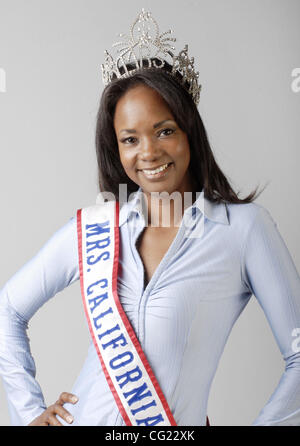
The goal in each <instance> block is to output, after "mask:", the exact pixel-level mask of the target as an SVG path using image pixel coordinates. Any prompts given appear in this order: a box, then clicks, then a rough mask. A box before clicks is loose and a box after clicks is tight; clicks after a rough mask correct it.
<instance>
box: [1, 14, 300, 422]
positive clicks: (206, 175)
mask: <svg viewBox="0 0 300 446" xmlns="http://www.w3.org/2000/svg"><path fill="white" fill-rule="evenodd" d="M141 22H142V24H143V25H145V23H146V24H147V27H146V28H145V27H143V26H142V25H141ZM136 25H137V27H138V29H137V34H135V33H134V32H133V28H134V27H135V26H136ZM151 26H152V28H154V36H153V35H152V34H151ZM134 27H133V28H131V31H132V32H131V39H129V42H127V43H126V45H125V47H124V48H123V49H124V51H125V52H126V51H129V54H133V50H134V49H135V48H136V47H137V46H138V45H140V47H141V48H140V49H145V46H146V47H147V45H149V46H150V44H151V45H152V46H153V45H154V46H158V49H159V50H165V51H164V54H167V53H168V52H167V51H166V48H165V47H166V46H167V48H168V49H169V47H170V45H169V44H166V42H168V40H171V39H169V38H168V37H165V36H166V35H167V34H168V32H167V33H163V34H161V35H159V33H158V26H157V23H156V22H155V20H154V19H153V18H152V15H151V13H146V12H145V11H144V10H143V11H142V13H141V14H139V16H138V18H137V19H136V21H135V23H134ZM145 29H146V31H145ZM141 34H142V35H141ZM151 36H152V37H151ZM162 36H164V39H162V40H160V39H161V38H162ZM134 39H136V41H134ZM124 54H125V53H124ZM156 54H157V52H156ZM169 54H170V53H169ZM172 56H173V66H171V65H170V64H168V63H167V61H165V64H164V65H162V59H159V58H156V57H153V58H151V59H147V60H146V61H145V62H147V63H146V64H145V65H143V64H141V65H140V66H139V68H137V67H136V64H132V62H130V63H127V64H126V65H125V66H122V67H119V68H118V65H117V64H115V63H113V60H112V58H111V57H110V55H108V54H107V59H106V64H105V69H104V79H105V80H106V81H107V85H106V87H105V89H104V91H103V93H102V96H101V101H100V106H99V111H98V115H97V126H96V138H95V142H96V153H97V162H98V171H99V189H100V191H101V192H102V191H103V192H111V193H112V194H113V195H114V197H115V198H116V200H117V201H116V200H108V203H101V204H100V205H99V204H97V205H94V206H90V207H88V208H84V209H79V210H78V211H77V213H76V216H73V217H72V218H71V219H70V220H69V221H68V222H67V223H66V224H65V225H64V226H63V227H62V228H60V230H59V231H57V232H56V233H55V234H54V235H53V236H52V237H51V239H50V240H49V241H48V242H47V243H46V244H45V245H44V246H43V247H42V248H41V250H40V251H39V252H38V254H37V255H36V256H35V257H34V258H32V259H31V260H30V261H29V262H28V263H27V264H25V265H24V266H23V267H22V268H21V269H20V270H19V271H18V272H17V273H16V274H15V275H14V276H13V277H12V278H11V279H10V280H9V281H8V282H7V283H6V284H5V286H4V287H3V289H2V290H1V293H0V336H1V339H0V371H1V374H2V376H3V381H4V384H5V386H6V389H7V396H8V400H9V407H10V410H11V414H12V423H13V424H15V425H20V424H21V425H24V424H25V425H28V424H29V425H31V426H48V425H51V426H52V425H57V426H61V425H68V424H71V425H72V426H83V425H87V426H91V425H93V426H125V425H127V426H131V425H133V426H140V425H146V426H150V425H151V426H152V425H158V426H159V427H161V426H170V425H178V426H205V425H207V424H209V423H208V419H207V407H208V397H209V392H210V388H211V384H212V381H213V378H214V376H215V373H216V370H217V367H218V364H219V361H220V358H221V355H222V352H223V351H224V348H225V345H226V342H227V339H228V337H229V334H230V332H231V330H232V327H233V326H234V324H235V322H236V320H237V319H238V317H239V315H240V314H241V313H242V311H243V310H244V308H245V307H246V305H247V303H248V302H249V300H250V298H251V296H252V295H254V296H255V297H256V299H257V300H258V302H259V304H260V306H261V308H262V309H263V311H264V313H265V315H266V318H267V320H268V322H269V324H270V327H271V329H272V332H273V333H274V336H275V339H276V342H277V344H278V346H279V348H280V351H281V353H282V357H283V359H284V361H285V365H286V367H285V370H284V373H283V375H282V379H281V380H280V382H279V384H278V386H277V388H276V389H275V390H274V393H273V394H272V396H271V398H270V399H269V400H268V402H267V403H266V405H265V406H264V407H263V409H262V410H261V412H260V413H259V414H258V416H257V417H256V419H255V420H254V421H253V423H252V425H300V393H299V388H300V352H299V351H298V350H297V351H295V349H294V348H293V344H292V341H293V338H292V337H291V334H292V333H295V330H296V329H297V327H300V279H299V274H298V271H297V270H296V267H295V264H294V263H293V260H292V257H291V255H290V253H289V251H288V249H287V247H286V245H285V243H284V240H283V238H282V237H281V235H280V233H279V231H278V229H277V227H276V223H275V222H274V220H273V219H272V217H271V215H270V213H269V212H268V211H267V210H266V209H265V208H264V207H263V206H261V205H259V204H256V203H254V199H255V197H256V196H257V195H256V191H253V192H252V193H250V194H249V195H248V196H247V197H245V198H243V199H241V198H239V197H238V194H237V193H236V192H235V191H234V190H233V189H232V187H231V186H230V184H229V182H228V180H227V179H226V177H225V175H224V173H223V172H222V170H221V169H220V167H219V166H218V164H217V163H216V161H215V158H214V156H213V153H212V149H211V147H210V144H209V141H208V138H207V134H206V131H205V128H204V125H203V122H202V119H201V117H200V114H199V112H198V110H197V102H198V99H199V91H200V87H199V86H198V84H197V82H196V81H195V79H196V78H197V76H196V73H195V71H194V68H192V69H191V68H190V65H193V64H192V62H193V61H192V60H191V59H189V58H188V56H187V48H185V49H184V50H183V51H181V52H180V53H179V55H178V56H174V55H172ZM143 60H144V59H142V60H141V61H140V62H143ZM187 60H188V63H187ZM178 61H179V62H180V63H179V66H181V68H182V66H183V67H184V69H183V70H177V69H176V70H173V69H174V68H176V67H177V64H178ZM150 62H151V65H150ZM147 64H148V67H147ZM187 67H188V68H189V69H187ZM118 70H120V71H118ZM121 184H125V185H126V186H127V194H128V196H127V198H128V197H129V195H130V194H132V193H133V192H138V193H136V194H134V193H133V197H134V198H133V199H131V200H128V201H127V202H125V203H124V204H123V205H122V206H120V209H119V203H118V201H119V186H120V185H121ZM200 191H201V194H200V195H199V196H198V193H199V192H200ZM139 192H142V194H141V195H142V198H143V197H144V198H145V199H146V203H147V204H148V210H149V211H150V212H148V215H147V216H146V218H145V215H144V213H143V212H142V211H141V208H140V207H139V205H140V194H139ZM162 192H164V193H167V194H166V195H167V196H170V195H172V194H174V193H178V194H179V196H180V197H182V195H185V194H187V193H189V194H191V195H192V196H193V200H192V204H191V206H189V207H188V208H186V209H185V210H184V217H192V216H193V226H191V228H190V231H189V233H188V235H187V232H186V230H185V229H186V228H185V224H184V223H185V221H184V220H185V219H182V220H181V221H180V224H179V226H176V224H175V223H176V222H175V216H174V214H175V212H174V202H173V201H172V203H171V207H170V210H171V224H170V225H169V226H168V227H163V226H164V225H162V217H161V213H162V212H161V211H163V210H164V209H165V208H166V202H165V201H164V200H162V201H160V198H157V200H159V206H158V208H156V209H153V206H152V204H153V203H152V195H153V194H155V193H158V194H160V193H162ZM100 195H101V194H100ZM150 198H151V200H150ZM153 218H154V219H155V223H157V222H158V225H153V224H152V223H153ZM149 223H150V224H149ZM199 227H201V228H204V229H203V231H202V232H201V235H200V237H199V236H198V237H197V236H196V237H194V236H193V235H195V234H196V235H197V229H198V228H199ZM76 280H80V285H81V292H82V296H83V301H84V311H85V314H86V316H87V319H88V326H89V329H90V332H91V345H90V348H89V352H88V355H87V359H86V361H85V363H84V365H83V367H82V370H81V372H80V374H79V376H78V379H77V380H76V382H75V383H74V386H73V389H72V393H68V392H62V393H61V395H60V397H59V398H58V400H57V401H56V403H55V404H52V405H50V406H49V407H46V405H45V402H44V398H43V394H42V391H41V389H40V386H39V384H38V382H37V381H36V379H35V363H34V360H33V358H32V356H31V352H30V346H29V341H28V338H27V335H26V329H27V324H28V321H29V320H30V318H31V317H32V316H33V315H34V313H35V312H36V311H37V310H38V308H40V307H41V306H42V305H43V304H44V303H45V302H47V301H48V300H49V299H50V298H51V297H53V296H54V294H56V293H57V292H59V291H61V290H62V289H64V288H65V287H67V286H69V285H71V284H72V283H74V282H75V281H76ZM99 359H100V361H99ZM237 361H238V357H237ZM232 366H233V367H234V366H235V364H233V365H232ZM254 390H256V389H254ZM253 393H255V392H253ZM227 410H230V408H228V409H227ZM241 410H242V408H241ZM212 424H213V423H212Z"/></svg>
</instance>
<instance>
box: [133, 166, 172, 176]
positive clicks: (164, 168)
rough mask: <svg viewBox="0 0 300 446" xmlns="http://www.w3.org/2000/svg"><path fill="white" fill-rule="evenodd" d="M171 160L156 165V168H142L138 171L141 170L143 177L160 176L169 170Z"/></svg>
mask: <svg viewBox="0 0 300 446" xmlns="http://www.w3.org/2000/svg"><path fill="white" fill-rule="evenodd" d="M172 164H173V162H171V163H166V164H163V165H162V166H160V167H158V168H157V169H153V170H149V169H142V170H140V172H142V173H143V174H144V175H145V177H147V178H150V179H155V178H161V177H164V176H165V175H166V174H167V172H168V171H169V170H170V167H171V166H172Z"/></svg>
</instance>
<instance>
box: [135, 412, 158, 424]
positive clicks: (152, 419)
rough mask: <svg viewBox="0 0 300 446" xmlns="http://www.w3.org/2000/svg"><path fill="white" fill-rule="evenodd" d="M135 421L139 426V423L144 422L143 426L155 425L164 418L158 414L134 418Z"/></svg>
mask: <svg viewBox="0 0 300 446" xmlns="http://www.w3.org/2000/svg"><path fill="white" fill-rule="evenodd" d="M135 421H136V422H137V424H138V426H140V425H141V424H144V425H145V426H155V425H156V424H158V423H160V422H161V421H164V419H163V416H162V415H161V414H159V415H157V416H156V417H148V418H144V419H142V420H135Z"/></svg>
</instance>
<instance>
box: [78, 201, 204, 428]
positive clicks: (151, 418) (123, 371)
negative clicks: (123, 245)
mask: <svg viewBox="0 0 300 446" xmlns="http://www.w3.org/2000/svg"><path fill="white" fill-rule="evenodd" d="M77 235H78V254H79V271H80V286H81V294H82V299H83V306H84V311H85V314H86V317H87V321H88V326H89V330H90V333H91V336H92V340H93V343H94V345H95V348H96V351H97V354H98V357H99V359H100V362H101V366H102V369H103V371H104V374H105V377H106V380H107V382H108V385H109V387H110V390H111V392H112V394H113V396H114V398H115V401H116V403H117V406H118V408H119V410H120V412H121V415H122V417H123V419H124V422H125V423H126V425H127V426H142V425H144V426H154V425H157V426H176V422H175V419H174V417H173V415H172V412H171V410H170V408H169V405H168V403H167V400H166V398H165V397H164V395H163V392H162V390H161V388H160V386H159V384H158V382H157V380H156V377H155V375H154V373H153V371H152V369H151V367H150V364H149V363H148V361H147V358H146V356H145V354H144V352H143V350H142V348H141V345H140V343H139V341H138V339H137V337H136V335H135V332H134V330H133V328H132V326H131V324H130V322H129V320H128V318H127V316H126V314H125V312H124V310H123V307H122V305H121V303H120V300H119V297H118V294H117V274H118V258H119V202H118V201H107V202H103V203H101V204H96V205H94V206H90V207H86V208H83V209H78V210H77ZM206 422H207V425H209V421H208V418H207V419H206Z"/></svg>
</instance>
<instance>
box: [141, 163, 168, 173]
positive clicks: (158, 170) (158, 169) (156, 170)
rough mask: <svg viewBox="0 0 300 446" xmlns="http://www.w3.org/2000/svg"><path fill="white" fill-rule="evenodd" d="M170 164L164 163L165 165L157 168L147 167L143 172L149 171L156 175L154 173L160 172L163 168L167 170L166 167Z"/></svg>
mask: <svg viewBox="0 0 300 446" xmlns="http://www.w3.org/2000/svg"><path fill="white" fill-rule="evenodd" d="M168 165H169V163H167V164H164V165H163V166H160V167H158V168H157V169H155V170H146V169H143V172H146V173H149V174H150V175H154V174H156V173H158V172H161V171H162V170H165V169H166V168H167V167H168Z"/></svg>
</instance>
